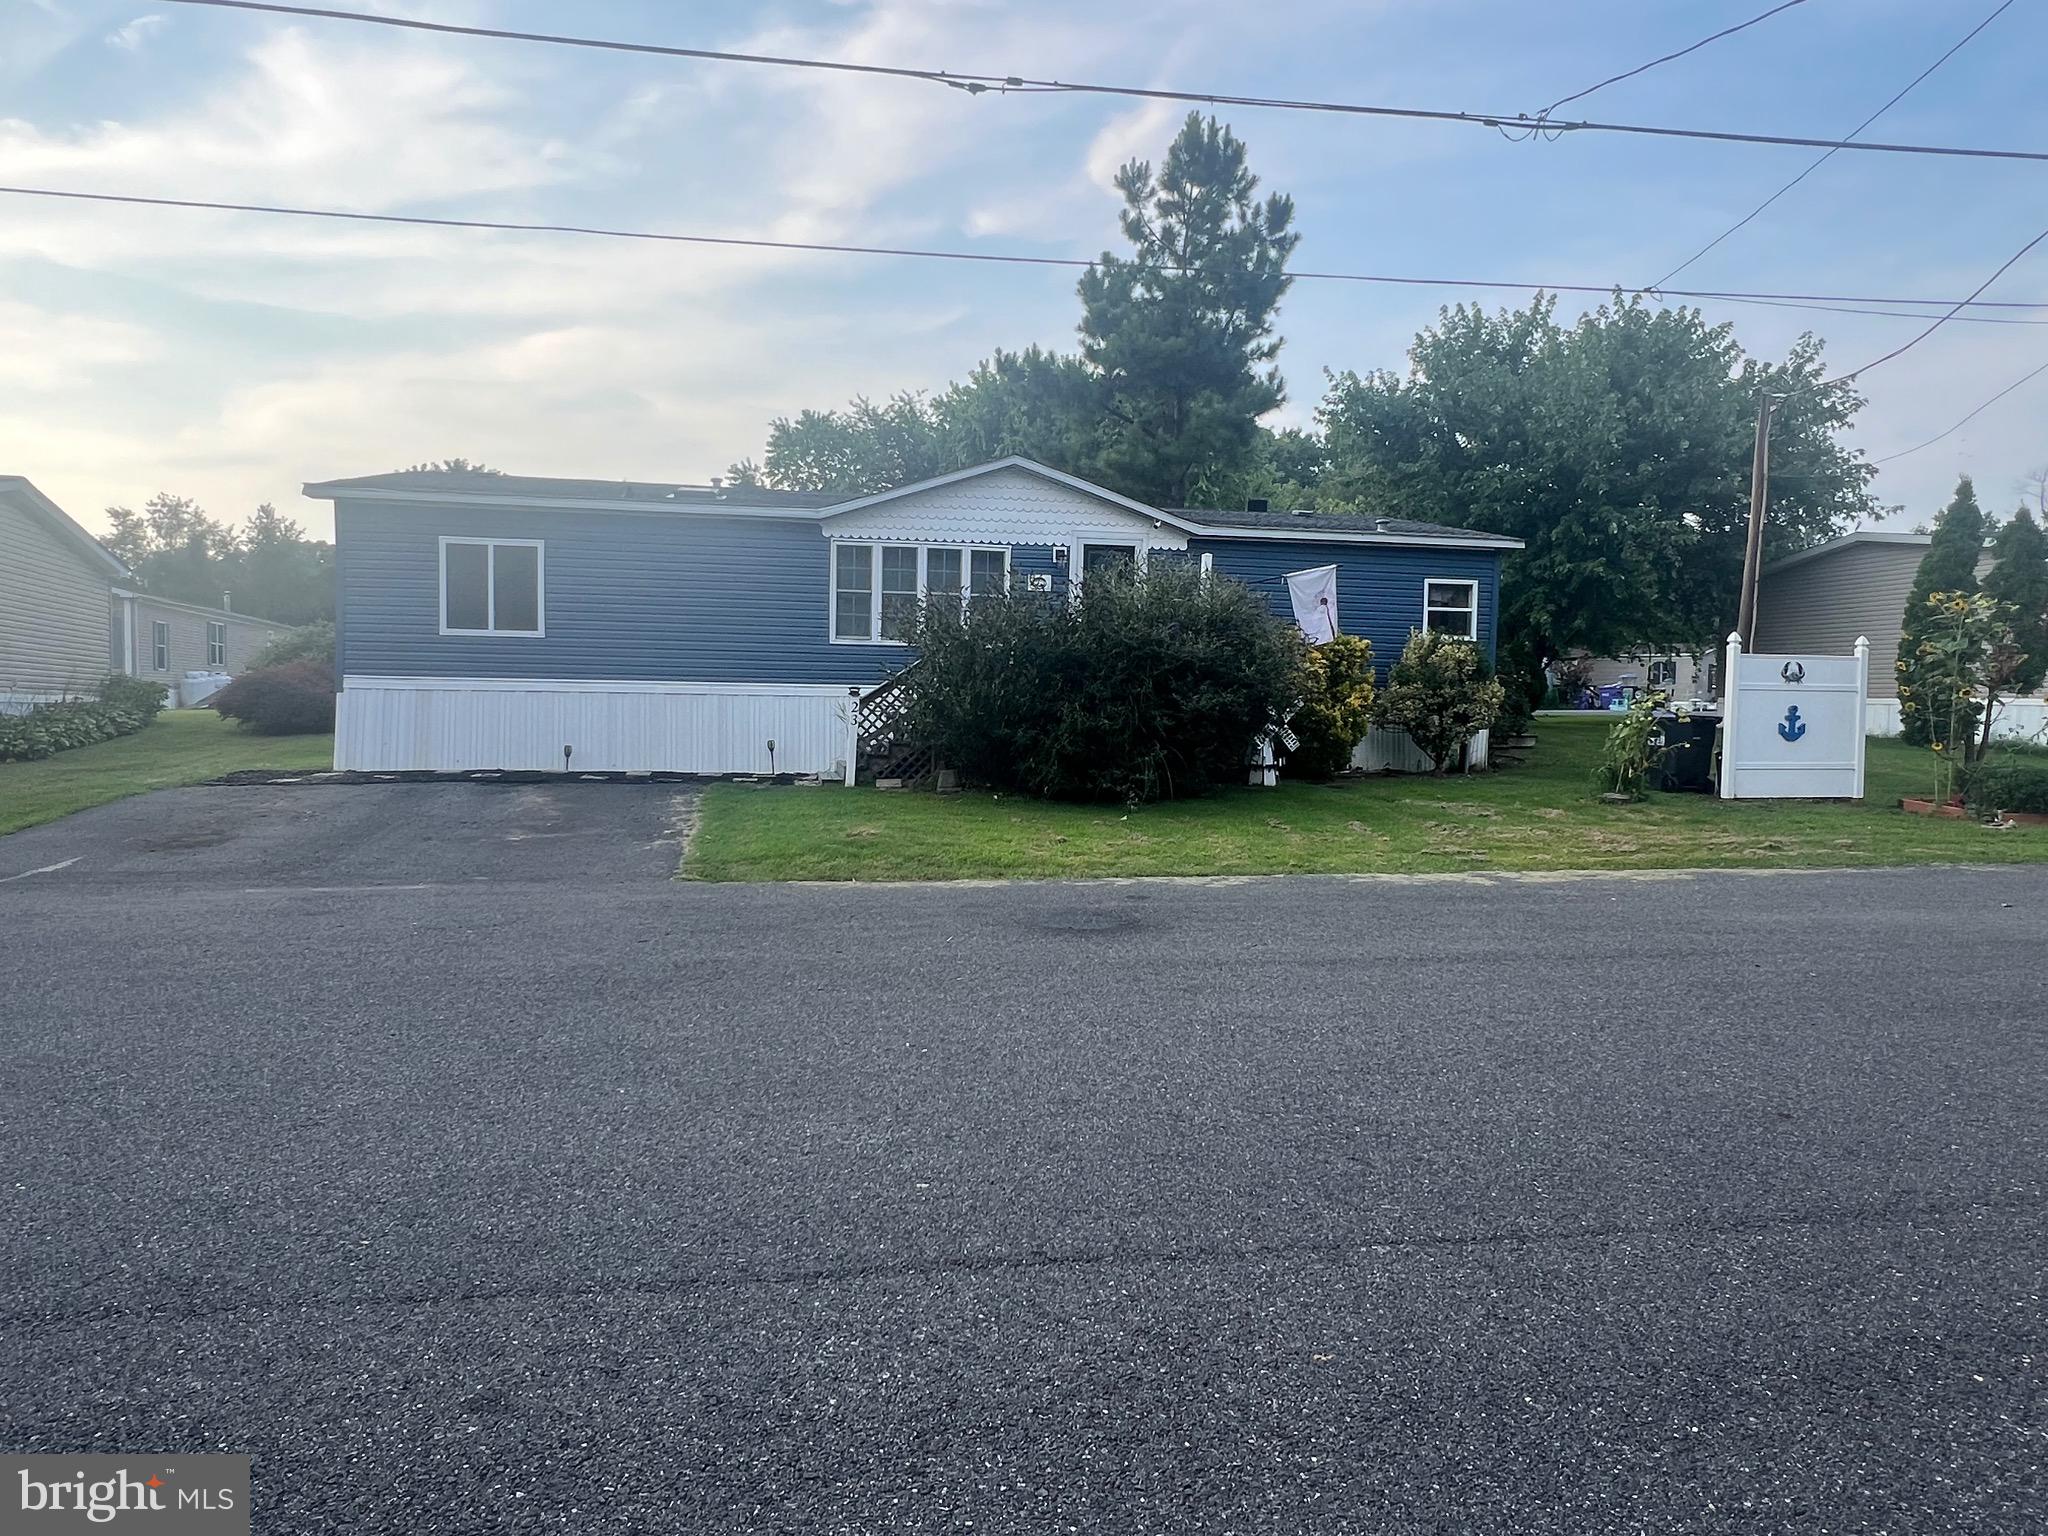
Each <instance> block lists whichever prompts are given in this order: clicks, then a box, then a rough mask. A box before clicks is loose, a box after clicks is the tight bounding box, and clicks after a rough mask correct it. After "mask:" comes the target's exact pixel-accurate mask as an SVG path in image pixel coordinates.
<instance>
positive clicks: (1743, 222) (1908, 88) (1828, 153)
mask: <svg viewBox="0 0 2048 1536" xmlns="http://www.w3.org/2000/svg"><path fill="white" fill-rule="evenodd" d="M2012 3H2013V0H2003V3H2001V4H2000V5H1998V6H1997V7H1996V8H1995V9H1993V10H1992V12H1991V14H1990V15H1988V16H1986V17H1985V18H1984V19H1983V20H1982V21H1980V22H1978V23H1977V25H1976V26H1974V27H1972V28H1970V30H1969V31H1968V32H1965V33H1964V34H1963V35H1962V36H1961V37H1960V38H1958V39H1957V40H1956V41H1955V42H1954V43H1953V44H1951V45H1950V46H1949V49H1948V51H1947V52H1946V53H1944V54H1942V56H1941V57H1940V58H1938V59H1936V60H1935V61H1934V62H1933V63H1932V64H1930V65H1928V66H1927V67H1926V68H1925V69H1923V70H1921V71H1920V73H1919V74H1917V75H1915V76H1914V77H1913V78H1912V79H1911V80H1908V81H1907V82H1906V83H1905V85H1904V86H1903V87H1901V88H1900V89H1899V91H1898V92H1897V94H1895V95H1894V96H1893V97H1892V98H1891V100H1889V101H1887V102H1886V103H1885V104H1884V105H1883V106H1881V107H1879V108H1878V109H1877V110H1876V111H1875V112H1873V113H1871V114H1870V116H1868V117H1866V118H1865V119H1863V121H1862V122H1860V123H1858V124H1857V125H1856V126H1855V127H1854V128H1852V129H1850V130H1849V133H1848V136H1847V138H1846V139H1844V141H1843V142H1844V143H1846V142H1847V141H1848V139H1853V138H1855V137H1856V136H1857V135H1858V134H1860V133H1861V132H1863V130H1864V129H1866V128H1868V127H1869V126H1870V125H1871V124H1872V123H1874V122H1876V121H1877V120H1878V119H1879V118H1880V117H1883V116H1884V115H1885V113H1887V112H1889V111H1891V109H1892V108H1893V107H1896V106H1897V105H1898V104H1899V103H1900V102H1902V101H1904V100H1905V99H1906V97H1907V96H1908V95H1909V94H1910V93H1911V92H1912V91H1913V89H1914V87H1916V86H1918V85H1919V84H1920V82H1921V81H1923V80H1925V79H1926V78H1927V77H1928V76H1929V75H1931V74H1933V73H1934V72H1935V71H1936V70H1937V69H1939V68H1941V66H1942V65H1944V64H1946V63H1947V62H1948V61H1949V60H1950V59H1952V58H1954V57H1955V56H1956V55H1957V54H1958V53H1959V52H1961V51H1962V49H1963V47H1964V45H1965V44H1967V43H1968V42H1969V41H1970V40H1971V39H1972V38H1974V37H1975V36H1976V35H1977V34H1978V33H1979V32H1982V31H1983V30H1984V29H1985V28H1986V27H1988V26H1990V25H1991V23H1992V22H1994V21H1996V20H1998V18H1999V17H2000V16H2002V15H2003V14H2004V13H2005V12H2006V11H2007V10H2008V9H2010V8H2011V6H2012ZM1840 148H1841V146H1839V145H1837V146H1836V147H1835V148H1833V149H1828V150H1825V151H1823V152H1822V153H1821V155H1820V156H1819V157H1818V158H1817V159H1816V160H1814V162H1813V163H1812V164H1811V165H1809V166H1807V167H1806V169H1805V170H1803V171H1801V172H1800V173H1799V174H1798V175H1797V176H1794V177H1793V178H1792V179H1791V180H1790V181H1788V182H1786V183H1785V184H1784V185H1783V186H1782V187H1780V188H1778V190H1777V191H1775V192H1773V193H1772V194H1771V195H1770V196H1769V197H1767V198H1765V199H1764V200H1763V201H1762V202H1760V203H1758V204H1757V205H1756V206H1755V207H1754V208H1752V209H1750V210H1749V212H1747V213H1745V214H1744V215H1743V216H1742V217H1741V218H1739V219H1737V220H1736V221H1735V222H1734V223H1733V224H1731V225H1729V226H1728V227H1727V228H1726V229H1724V230H1722V231H1721V233H1720V234H1718V235H1716V236H1714V238H1713V239H1711V240H1709V241H1708V242H1707V243H1706V244H1705V245H1703V246H1701V247H1700V248H1699V249H1698V250H1696V251H1694V252H1693V253H1692V254H1691V255H1690V256H1688V257H1686V258H1685V260H1683V261H1681V262H1680V263H1679V264H1678V265H1677V266H1675V267H1673V268H1672V269H1671V270H1670V271H1669V272H1666V273H1665V274H1664V275H1663V276H1662V277H1660V278H1658V279H1657V281H1656V282H1654V283H1651V284H1650V285H1649V286H1648V288H1646V289H1645V290H1643V291H1644V292H1649V293H1654V292H1656V291H1657V290H1658V289H1659V288H1661V287H1663V285H1664V284H1666V283H1668V282H1670V281H1671V279H1672V278H1674V277H1676V276H1678V274H1679V273H1681V272H1683V271H1684V270H1685V269H1686V268H1687V267H1689V266H1691V265H1692V264H1693V263H1694V262H1696V261H1698V260H1699V259H1700V258H1701V257H1702V256H1704V255H1706V254H1707V253H1708V252H1709V251H1711V250H1713V249H1714V247H1716V246H1717V245H1719V244H1720V243H1721V242H1722V241H1723V240H1726V239H1727V238H1728V237H1729V236H1730V235H1732V234H1734V233H1736V232H1737V231H1738V230H1740V229H1742V228H1744V227H1745V226H1747V225H1748V224H1749V223H1750V221H1751V220H1753V219H1754V218H1756V216H1757V215H1758V214H1760V213H1762V212H1763V211H1764V210H1765V209H1766V208H1768V207H1770V206H1771V204H1773V203H1775V202H1776V201H1777V200H1778V199H1779V198H1781V197H1783V196H1784V195H1785V194H1786V193H1787V192H1790V191H1791V190H1792V189H1793V188H1794V187H1796V186H1798V185H1799V183H1801V182H1802V181H1804V180H1806V178H1807V177H1809V176H1811V175H1812V174H1813V173H1814V172H1815V171H1817V170H1819V169H1820V168H1821V167H1822V166H1824V165H1826V164H1827V163H1828V161H1830V160H1832V159H1834V157H1835V155H1836V154H1837V153H1838V152H1839V151H1840Z"/></svg>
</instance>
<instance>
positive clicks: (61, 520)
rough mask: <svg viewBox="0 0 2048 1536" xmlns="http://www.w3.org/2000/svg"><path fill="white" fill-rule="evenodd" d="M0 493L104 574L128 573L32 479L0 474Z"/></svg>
mask: <svg viewBox="0 0 2048 1536" xmlns="http://www.w3.org/2000/svg"><path fill="white" fill-rule="evenodd" d="M0 496H5V497H9V498H11V499H12V500H13V501H14V502H15V504H16V505H17V506H22V507H26V508H27V509H28V511H29V512H30V514H31V515H33V516H36V517H40V518H41V519H42V520H43V521H44V522H46V523H48V524H49V525H50V527H51V528H52V529H53V530H55V532H56V533H57V535H58V536H59V537H60V538H62V539H63V540H64V541H65V542H66V543H67V544H70V545H72V546H73V547H75V548H76V549H77V551H78V552H79V553H80V554H81V555H84V556H85V557H86V558H87V559H88V560H90V561H92V562H93V563H94V564H95V565H97V566H99V567H101V568H102V569H103V570H104V571H105V572H106V574H107V575H109V576H114V577H123V578H125V577H126V576H127V575H128V567H127V566H125V565H123V564H122V563H121V561H120V559H119V557H117V556H116V555H115V554H114V552H113V551H112V550H110V549H108V548H107V547H106V545H104V544H102V543H101V542H100V541H99V540H98V539H96V538H94V537H93V536H92V535H91V534H89V533H87V532H86V531H85V530H84V529H83V528H81V527H80V526H79V525H78V524H77V523H75V522H74V521H72V518H71V514H70V513H68V512H66V511H65V510H64V509H63V508H62V507H60V506H58V505H57V503H55V502H54V501H52V500H50V498H49V497H47V496H45V495H44V494H43V493H42V492H41V491H39V490H37V489H36V488H35V485H34V483H33V482H32V481H30V480H28V479H26V478H24V477H23V476H21V475H0Z"/></svg>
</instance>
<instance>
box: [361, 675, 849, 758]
mask: <svg viewBox="0 0 2048 1536" xmlns="http://www.w3.org/2000/svg"><path fill="white" fill-rule="evenodd" d="M847 702H848V700H847V690H846V689H845V688H844V687H840V686H838V685H836V684H825V683H820V684H802V683H780V684H778V683H758V684H755V683H568V682H550V681H531V682H529V681H520V680H501V679H455V678H373V677H349V678H345V679H344V680H343V686H342V691H341V696H340V698H339V699H338V700H337V701H336V708H335V722H334V725H335V733H334V766H335V767H336V768H340V769H347V770H356V771H361V772H373V773H398V772H408V771H418V770H426V771H433V772H442V773H447V772H464V771H468V770H472V769H491V768H498V769H508V770H528V771H538V772H543V773H560V772H561V771H562V766H563V763H562V748H563V747H564V746H568V747H571V748H573V749H574V750H573V752H572V754H571V756H570V758H569V764H568V766H569V770H570V771H571V772H578V771H587V772H592V773H600V772H602V773H617V772H659V773H766V772H768V771H769V753H768V743H769V742H770V741H773V742H774V743H775V754H774V768H775V771H776V772H778V773H821V774H831V775H835V776H836V775H837V774H839V773H840V772H841V770H842V766H843V764H844V762H845V759H846V710H847Z"/></svg>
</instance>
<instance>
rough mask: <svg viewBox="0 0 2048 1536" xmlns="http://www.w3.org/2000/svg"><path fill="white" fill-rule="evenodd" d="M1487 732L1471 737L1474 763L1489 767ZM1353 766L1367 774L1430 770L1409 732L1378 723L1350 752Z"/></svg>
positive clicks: (1478, 765)
mask: <svg viewBox="0 0 2048 1536" xmlns="http://www.w3.org/2000/svg"><path fill="white" fill-rule="evenodd" d="M1487 736H1488V733H1487V732H1485V731H1481V732H1480V733H1479V734H1478V735H1477V736H1474V737H1473V738H1472V753H1471V756H1472V766H1473V767H1474V768H1484V767H1485V766H1486V748H1487ZM1351 766H1352V767H1354V768H1363V769H1364V770H1365V771H1366V772H1367V773H1428V772H1429V771H1430V766H1429V759H1428V758H1427V757H1425V756H1423V755H1422V753H1421V752H1420V751H1419V750H1418V749H1417V748H1416V745H1415V743H1414V742H1412V741H1410V740H1409V739H1408V733H1407V732H1406V731H1391V730H1388V729H1387V728H1386V727H1385V726H1380V725H1376V726H1374V727H1373V728H1372V729H1371V730H1370V731H1368V732H1366V736H1365V740H1363V741H1361V742H1360V743H1359V744H1358V746H1357V748H1356V750H1354V751H1353V752H1352V754H1351Z"/></svg>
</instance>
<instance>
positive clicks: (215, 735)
mask: <svg viewBox="0 0 2048 1536" xmlns="http://www.w3.org/2000/svg"><path fill="white" fill-rule="evenodd" d="M333 766H334V738H333V737H332V736H331V735H330V736H257V735H253V734H251V733H250V732H248V731H244V730H241V729H240V728H238V727H237V726H235V725H233V724H231V723H230V722H228V721H226V720H223V719H222V718H221V717H220V716H219V715H216V714H215V713H214V712H213V711H212V710H210V709H167V710H165V711H164V712H163V713H162V714H160V715H158V716H157V717H156V723H155V724H154V725H151V726H149V727H148V728H147V729H145V730H140V731H137V732H136V733H135V734H134V735H133V736H119V737H116V738H115V739H114V740H112V741H103V742H100V743H99V744H98V745H96V746H90V747H79V748H77V749H76V750H74V751H70V752H59V753H58V754H57V755H56V756H55V757H45V758H42V759H40V760H39V761H36V762H33V763H0V834H4V833H8V832H19V831H20V830H21V829H22V828H24V827H33V826H39V825H41V824H42V823H43V822H46V821H55V820H56V819H57V818H58V817H59V816H69V815H70V814H71V813H72V812H73V811H82V810H84V809H86V807H88V806H94V805H105V804H106V803H107V802H108V801H109V800H122V799H126V798H127V797H128V796H129V795H139V794H143V793H144V792H146V791H148V790H152V789H169V788H171V787H172V786H174V785H178V784H197V783H199V782H200V781H201V780H203V779H212V778H218V777H219V776H220V775H221V774H223V773H233V772H235V771H236V770H237V769H242V768H281V769H287V770H290V771H292V772H304V771H306V770H307V769H313V768H332V767H333Z"/></svg>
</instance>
